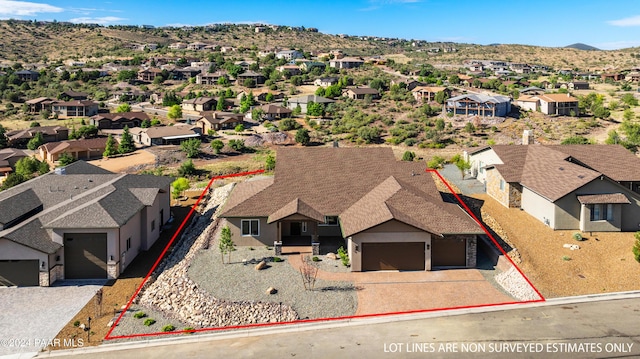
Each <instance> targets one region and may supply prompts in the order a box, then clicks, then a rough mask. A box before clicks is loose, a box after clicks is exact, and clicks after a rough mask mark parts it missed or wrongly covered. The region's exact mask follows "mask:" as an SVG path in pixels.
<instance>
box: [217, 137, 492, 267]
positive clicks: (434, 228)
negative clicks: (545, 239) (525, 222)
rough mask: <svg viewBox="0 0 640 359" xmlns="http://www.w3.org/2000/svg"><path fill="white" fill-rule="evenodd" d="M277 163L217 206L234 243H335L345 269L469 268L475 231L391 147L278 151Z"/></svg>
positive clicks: (465, 216) (422, 174) (420, 168)
mask: <svg viewBox="0 0 640 359" xmlns="http://www.w3.org/2000/svg"><path fill="white" fill-rule="evenodd" d="M277 158H278V161H277V164H276V168H275V173H276V174H275V177H272V178H268V179H262V180H258V181H247V182H244V183H240V184H238V185H237V186H236V187H235V189H234V190H233V192H232V193H231V195H230V197H229V199H228V200H227V202H226V204H225V205H224V207H223V210H222V213H221V217H225V218H226V219H227V223H228V225H229V227H230V229H231V234H232V238H233V241H234V243H235V244H236V245H243V246H258V245H268V246H271V245H275V247H276V250H278V249H279V247H280V246H282V247H286V246H288V245H298V246H300V245H302V246H311V247H312V248H313V247H315V246H317V245H314V244H313V243H319V244H322V243H323V242H333V243H335V242H338V243H339V242H342V243H344V244H345V246H346V248H347V250H348V252H349V260H350V262H351V270H352V271H370V270H420V271H423V270H432V269H434V268H436V267H448V266H452V267H462V268H469V267H475V266H476V251H477V238H476V235H478V234H481V233H483V232H482V230H481V228H480V227H479V226H478V224H476V223H475V222H474V221H473V220H472V219H471V217H470V216H469V215H468V214H467V213H466V212H465V211H463V210H462V209H461V208H460V207H459V206H457V205H455V204H452V203H446V202H444V201H443V199H442V196H441V195H440V192H438V190H437V188H436V185H435V183H434V180H433V178H432V177H431V174H429V173H427V172H425V167H424V164H420V163H417V162H402V161H398V160H396V158H395V157H394V155H393V151H392V150H391V148H331V147H324V148H280V149H278V153H277ZM372 159H375V160H372Z"/></svg>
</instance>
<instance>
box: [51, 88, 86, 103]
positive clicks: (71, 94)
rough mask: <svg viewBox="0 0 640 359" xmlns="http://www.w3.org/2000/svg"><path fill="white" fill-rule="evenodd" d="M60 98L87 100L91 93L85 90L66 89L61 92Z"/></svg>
mask: <svg viewBox="0 0 640 359" xmlns="http://www.w3.org/2000/svg"><path fill="white" fill-rule="evenodd" d="M58 98H59V99H60V100H63V101H71V100H86V99H88V98H89V95H88V94H86V93H84V92H77V91H71V90H68V91H65V92H63V93H61V94H60V95H59V96H58Z"/></svg>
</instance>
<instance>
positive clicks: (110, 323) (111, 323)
mask: <svg viewBox="0 0 640 359" xmlns="http://www.w3.org/2000/svg"><path fill="white" fill-rule="evenodd" d="M112 326H113V320H112V321H110V322H109V323H107V328H111V327H112Z"/></svg>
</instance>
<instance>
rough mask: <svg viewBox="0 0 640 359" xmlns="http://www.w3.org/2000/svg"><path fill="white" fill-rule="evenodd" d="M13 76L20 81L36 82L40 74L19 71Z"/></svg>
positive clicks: (31, 71)
mask: <svg viewBox="0 0 640 359" xmlns="http://www.w3.org/2000/svg"><path fill="white" fill-rule="evenodd" d="M15 74H16V76H18V78H19V79H20V81H37V80H38V77H40V73H39V72H38V71H33V70H21V71H17V72H16V73H15Z"/></svg>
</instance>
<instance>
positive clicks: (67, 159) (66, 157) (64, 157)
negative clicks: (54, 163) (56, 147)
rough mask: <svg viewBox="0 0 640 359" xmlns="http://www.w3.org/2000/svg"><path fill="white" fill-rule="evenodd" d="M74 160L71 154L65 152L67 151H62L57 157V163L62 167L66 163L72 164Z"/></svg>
mask: <svg viewBox="0 0 640 359" xmlns="http://www.w3.org/2000/svg"><path fill="white" fill-rule="evenodd" d="M75 161H76V159H75V158H73V156H71V155H70V154H69V153H67V152H63V153H62V154H61V155H60V157H58V164H59V165H60V166H61V167H64V166H66V165H70V164H72V163H73V162H75Z"/></svg>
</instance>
